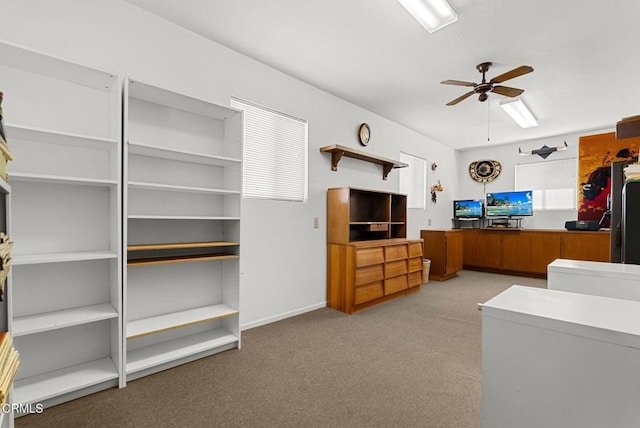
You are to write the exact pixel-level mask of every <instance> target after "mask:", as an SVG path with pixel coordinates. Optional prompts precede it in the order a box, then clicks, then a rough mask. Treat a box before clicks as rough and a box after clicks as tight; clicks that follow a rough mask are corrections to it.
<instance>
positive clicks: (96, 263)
mask: <svg viewBox="0 0 640 428" xmlns="http://www.w3.org/2000/svg"><path fill="white" fill-rule="evenodd" d="M0 81H1V82H2V90H3V92H4V94H5V96H4V102H3V107H4V113H5V114H4V120H5V130H6V133H7V139H8V141H9V145H10V148H11V151H12V153H13V155H14V158H15V159H14V161H13V162H11V163H10V164H9V168H8V169H9V179H10V181H11V185H12V193H13V196H12V199H11V217H12V219H13V222H12V235H13V236H12V239H13V240H14V241H15V245H14V250H13V268H12V273H11V276H10V280H9V284H8V288H9V293H10V294H9V295H10V300H9V302H8V307H7V312H8V329H9V331H10V332H11V333H12V335H13V336H14V344H15V346H16V348H17V350H18V352H19V353H20V361H21V364H20V370H19V371H18V375H17V377H16V381H15V386H14V390H13V396H12V400H13V401H14V402H19V403H42V404H43V405H44V406H45V407H46V406H48V405H50V404H57V403H58V402H60V400H64V399H71V398H75V397H78V396H81V395H84V394H86V393H90V392H95V391H96V390H97V389H100V388H106V387H111V386H113V385H117V384H118V383H120V385H121V386H122V385H123V384H124V374H123V372H124V371H123V369H122V346H121V344H122V342H123V335H122V317H121V315H122V299H121V270H122V264H121V254H122V243H121V231H122V218H121V207H122V202H121V201H122V192H121V171H122V168H121V162H122V161H121V159H122V144H121V140H122V137H121V111H122V106H121V99H122V79H121V78H120V77H119V76H118V75H116V74H114V73H109V72H105V71H101V70H97V69H94V68H91V67H86V66H83V65H79V64H75V63H72V62H69V61H66V60H63V59H59V58H54V57H51V56H48V55H44V54H41V53H38V52H35V51H32V50H29V49H25V48H23V47H20V46H15V45H12V44H8V43H3V42H0ZM65 397H68V398H65Z"/></svg>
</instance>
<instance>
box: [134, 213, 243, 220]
mask: <svg viewBox="0 0 640 428" xmlns="http://www.w3.org/2000/svg"><path fill="white" fill-rule="evenodd" d="M127 218H129V219H133V220H136V219H138V220H240V217H230V216H207V215H154V214H129V215H128V216H127Z"/></svg>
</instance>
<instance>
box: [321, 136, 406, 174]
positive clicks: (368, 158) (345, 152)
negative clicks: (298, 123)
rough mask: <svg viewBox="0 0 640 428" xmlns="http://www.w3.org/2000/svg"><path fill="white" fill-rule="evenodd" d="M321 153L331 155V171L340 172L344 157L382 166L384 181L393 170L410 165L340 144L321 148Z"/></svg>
mask: <svg viewBox="0 0 640 428" xmlns="http://www.w3.org/2000/svg"><path fill="white" fill-rule="evenodd" d="M320 151H321V152H324V153H331V170H332V171H337V170H338V162H340V159H342V157H343V156H346V157H349V158H352V159H358V160H361V161H365V162H371V163H375V164H378V165H382V179H383V180H386V179H387V176H388V175H389V172H391V170H392V169H393V168H406V167H408V166H409V164H406V163H404V162H400V161H396V160H392V159H387V158H383V157H382V156H377V155H373V154H371V153H366V152H362V151H360V150H355V149H352V148H349V147H345V146H340V145H338V144H332V145H330V146H325V147H321V148H320Z"/></svg>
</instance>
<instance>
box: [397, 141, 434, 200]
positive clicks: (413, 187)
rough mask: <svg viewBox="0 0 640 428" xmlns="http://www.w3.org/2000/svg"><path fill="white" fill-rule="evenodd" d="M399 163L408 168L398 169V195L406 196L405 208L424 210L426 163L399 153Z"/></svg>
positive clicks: (420, 159) (423, 160)
mask: <svg viewBox="0 0 640 428" xmlns="http://www.w3.org/2000/svg"><path fill="white" fill-rule="evenodd" d="M399 160H400V162H404V163H406V164H408V165H409V166H408V167H407V168H400V193H404V194H406V195H407V208H421V209H424V208H425V205H426V194H427V161H426V160H425V159H422V158H419V157H416V156H413V155H410V154H407V153H402V152H400V159H399Z"/></svg>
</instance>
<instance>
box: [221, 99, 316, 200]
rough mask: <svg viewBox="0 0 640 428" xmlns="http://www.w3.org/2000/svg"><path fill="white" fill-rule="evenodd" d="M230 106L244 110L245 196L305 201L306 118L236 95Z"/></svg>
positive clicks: (306, 187)
mask: <svg viewBox="0 0 640 428" xmlns="http://www.w3.org/2000/svg"><path fill="white" fill-rule="evenodd" d="M231 107H234V108H237V109H239V110H243V111H244V135H243V137H244V145H243V160H242V192H243V195H244V197H247V198H260V199H274V200H283V201H298V202H306V200H307V195H308V180H307V147H308V144H307V121H306V120H302V119H298V118H295V117H292V116H289V115H287V114H284V113H280V112H277V111H275V110H271V109H269V108H266V107H262V106H259V105H257V104H253V103H251V102H249V101H245V100H240V99H237V98H232V99H231Z"/></svg>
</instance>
